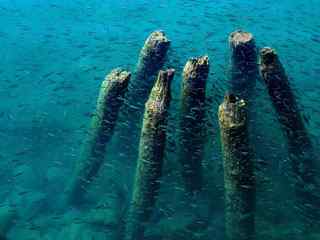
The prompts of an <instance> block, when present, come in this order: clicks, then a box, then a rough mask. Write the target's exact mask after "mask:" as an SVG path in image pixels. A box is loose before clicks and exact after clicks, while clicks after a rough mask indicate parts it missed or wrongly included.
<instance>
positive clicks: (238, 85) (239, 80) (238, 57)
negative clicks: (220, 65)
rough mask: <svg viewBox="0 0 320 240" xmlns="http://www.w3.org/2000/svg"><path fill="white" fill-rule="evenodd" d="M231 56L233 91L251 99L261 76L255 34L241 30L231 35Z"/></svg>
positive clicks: (246, 99)
mask: <svg viewBox="0 0 320 240" xmlns="http://www.w3.org/2000/svg"><path fill="white" fill-rule="evenodd" d="M229 44H230V48H231V52H232V56H231V92H232V93H233V94H235V95H237V96H238V97H239V98H241V99H244V100H245V101H247V102H248V101H250V97H251V96H252V94H253V93H254V88H255V86H256V80H257V78H258V76H259V68H258V62H257V59H258V53H257V47H256V43H255V40H254V38H253V35H252V34H251V33H249V32H244V31H241V30H238V31H235V32H232V33H231V34H230V36H229Z"/></svg>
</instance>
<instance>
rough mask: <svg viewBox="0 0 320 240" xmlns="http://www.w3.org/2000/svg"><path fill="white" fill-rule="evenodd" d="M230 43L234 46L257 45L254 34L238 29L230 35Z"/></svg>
mask: <svg viewBox="0 0 320 240" xmlns="http://www.w3.org/2000/svg"><path fill="white" fill-rule="evenodd" d="M229 43H230V44H231V46H232V47H234V48H237V47H238V46H244V45H245V46H247V45H255V43H254V38H253V35H252V34H251V33H249V32H245V31H242V30H237V31H235V32H232V33H231V34H230V36H229Z"/></svg>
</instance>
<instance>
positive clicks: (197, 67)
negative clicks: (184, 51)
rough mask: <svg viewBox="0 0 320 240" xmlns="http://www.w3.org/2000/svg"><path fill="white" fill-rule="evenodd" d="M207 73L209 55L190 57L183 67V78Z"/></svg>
mask: <svg viewBox="0 0 320 240" xmlns="http://www.w3.org/2000/svg"><path fill="white" fill-rule="evenodd" d="M208 73H209V57H208V56H202V57H197V58H191V59H189V60H188V62H187V63H186V65H185V67H184V69H183V77H184V79H189V78H195V77H197V76H198V75H203V74H204V75H205V77H206V76H207V75H208Z"/></svg>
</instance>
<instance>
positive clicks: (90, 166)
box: [67, 68, 131, 205]
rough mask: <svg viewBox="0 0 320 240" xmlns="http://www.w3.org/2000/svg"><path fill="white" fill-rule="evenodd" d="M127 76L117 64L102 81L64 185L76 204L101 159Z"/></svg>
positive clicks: (123, 91) (114, 121)
mask: <svg viewBox="0 0 320 240" xmlns="http://www.w3.org/2000/svg"><path fill="white" fill-rule="evenodd" d="M130 76H131V74H130V73H129V72H127V71H124V70H122V69H120V68H117V69H114V70H113V71H111V73H110V74H109V75H108V76H107V77H106V79H105V80H104V81H103V82H102V85H101V88H100V93H99V97H98V101H97V106H96V112H95V114H94V115H93V117H92V120H91V126H90V129H89V132H88V133H89V135H88V136H87V139H86V141H85V142H84V145H83V149H82V153H81V156H80V159H79V161H77V163H76V167H75V170H74V174H73V177H72V179H71V182H70V184H69V186H68V187H67V194H68V201H69V203H72V204H75V205H77V204H81V203H82V202H83V197H84V194H85V192H86V188H87V187H88V185H89V184H90V182H91V181H92V179H93V178H94V177H95V176H96V175H97V173H98V171H99V169H100V168H101V166H102V164H103V162H104V157H105V151H106V145H107V143H108V141H109V140H110V139H111V137H112V135H113V130H114V127H115V125H116V121H117V117H118V112H119V109H120V107H121V105H122V103H123V98H124V95H125V92H126V91H127V87H128V83H129V80H130Z"/></svg>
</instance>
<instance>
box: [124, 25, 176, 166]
mask: <svg viewBox="0 0 320 240" xmlns="http://www.w3.org/2000/svg"><path fill="white" fill-rule="evenodd" d="M169 47H170V40H169V39H168V38H167V36H166V35H165V33H164V32H163V31H154V32H152V33H151V34H150V35H149V37H148V38H147V39H146V41H145V43H144V46H143V47H142V49H141V51H140V54H139V59H138V63H137V66H136V70H135V73H134V74H133V76H132V80H131V81H130V84H129V92H128V94H127V96H126V105H125V107H124V108H123V109H122V110H121V115H123V117H124V119H122V121H124V122H125V124H124V125H123V127H122V129H121V134H120V135H121V145H123V146H125V147H124V149H123V152H124V155H125V156H126V159H127V158H130V160H131V161H135V160H136V157H137V148H136V146H137V145H138V143H139V134H140V130H141V122H142V116H143V111H144V105H145V102H146V101H147V99H148V96H149V94H150V91H151V89H152V87H153V85H154V83H155V81H156V78H157V74H158V72H159V70H160V69H161V68H162V66H163V65H164V62H165V59H166V56H167V52H168V49H169Z"/></svg>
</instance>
